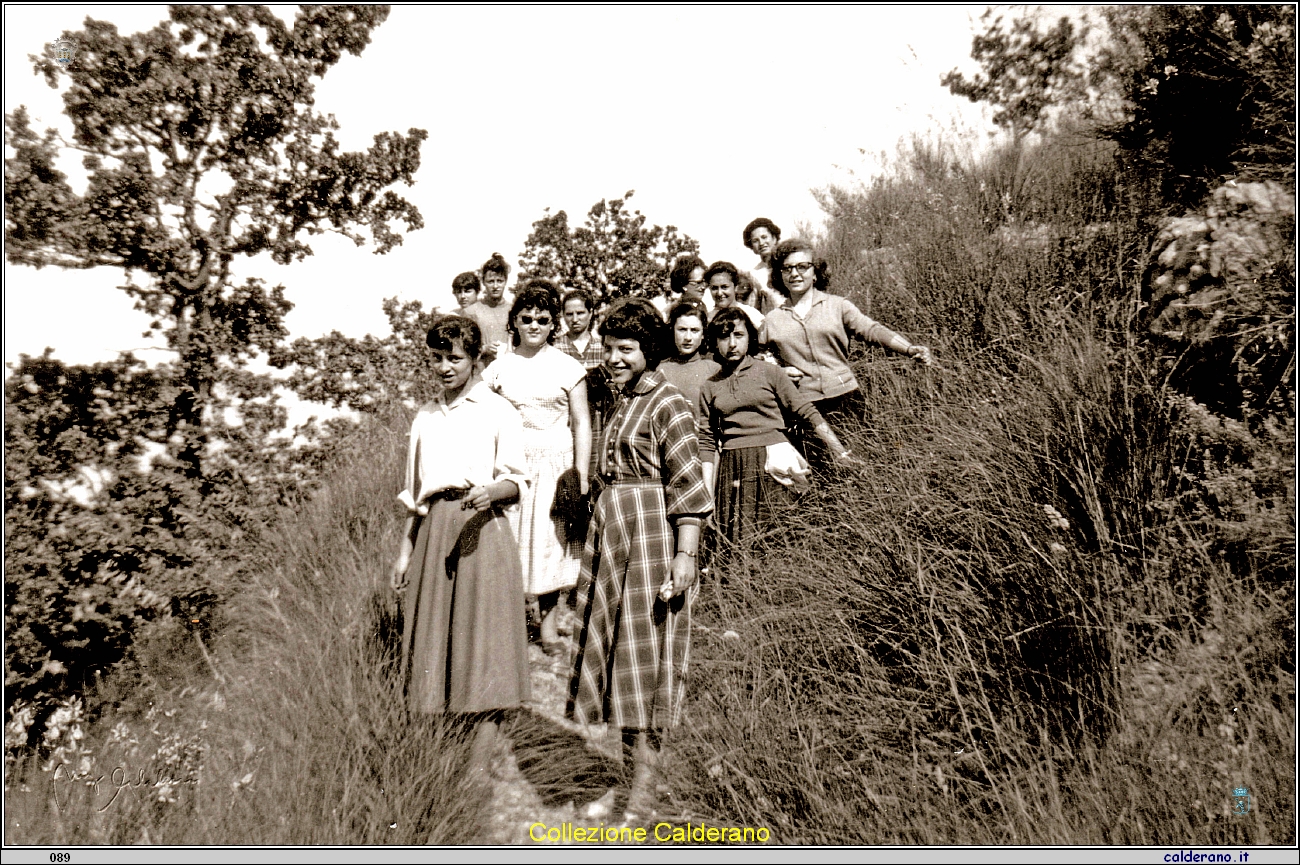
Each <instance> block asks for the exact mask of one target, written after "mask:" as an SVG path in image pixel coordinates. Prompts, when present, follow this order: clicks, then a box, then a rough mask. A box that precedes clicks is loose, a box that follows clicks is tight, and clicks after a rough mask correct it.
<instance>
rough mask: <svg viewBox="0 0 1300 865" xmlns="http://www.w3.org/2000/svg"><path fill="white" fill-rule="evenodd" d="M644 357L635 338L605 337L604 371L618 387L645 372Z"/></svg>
mask: <svg viewBox="0 0 1300 865" xmlns="http://www.w3.org/2000/svg"><path fill="white" fill-rule="evenodd" d="M645 368H646V357H645V353H644V352H643V351H641V343H640V342H639V341H637V340H635V339H615V338H614V337H612V336H607V337H605V371H606V372H608V373H609V377H610V380H611V381H613V383H614V384H616V385H618V386H619V387H626V386H627V385H628V383H629V382H632V381H635V380H636V379H637V378H639V377H640V375H641V373H643V372H645Z"/></svg>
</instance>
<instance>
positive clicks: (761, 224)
mask: <svg viewBox="0 0 1300 865" xmlns="http://www.w3.org/2000/svg"><path fill="white" fill-rule="evenodd" d="M760 228H766V229H767V230H768V231H770V232H772V236H773V237H775V238H776V239H777V240H780V239H781V229H780V228H778V227H777V225H776V223H775V222H773V221H772V220H770V219H768V218H767V217H766V216H760V217H759V218H758V219H755V220H754V221H753V222H751V223H750V224H749V225H746V226H745V233H744V234H743V235H742V237H743V238H744V240H745V248H746V249H753V248H754V247H752V246H750V245H749V237H750V235H752V234H753V233H754V232H755V231H757V230H758V229H760Z"/></svg>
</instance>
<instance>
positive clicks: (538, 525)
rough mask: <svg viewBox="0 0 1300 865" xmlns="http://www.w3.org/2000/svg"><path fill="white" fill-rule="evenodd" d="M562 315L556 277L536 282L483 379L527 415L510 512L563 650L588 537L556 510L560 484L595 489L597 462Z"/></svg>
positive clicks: (554, 644) (535, 591)
mask: <svg viewBox="0 0 1300 865" xmlns="http://www.w3.org/2000/svg"><path fill="white" fill-rule="evenodd" d="M559 320H560V309H559V303H558V301H557V300H556V292H555V291H554V289H552V288H551V285H550V283H548V282H546V280H543V279H534V280H532V281H530V282H529V283H528V284H527V285H526V286H525V287H524V289H523V290H522V291H520V292H519V294H518V296H517V297H516V298H515V302H514V304H513V306H512V307H511V308H510V318H509V319H508V325H507V326H508V328H509V332H510V337H511V341H512V342H513V343H514V351H513V352H511V353H509V354H503V355H501V356H500V357H498V358H497V360H496V361H494V362H493V363H492V364H491V365H490V366H488V367H487V368H486V369H485V370H484V372H483V380H484V381H485V382H486V383H487V384H488V386H489V387H491V388H492V390H494V391H496V392H497V393H499V394H500V395H501V396H503V397H505V398H506V399H507V400H509V401H510V403H511V405H513V406H514V407H515V409H516V410H517V411H518V412H519V414H520V416H521V417H522V418H523V422H524V458H525V460H526V464H527V468H528V475H529V481H530V483H529V484H528V486H527V489H526V490H524V491H522V492H521V495H520V497H519V510H518V511H513V510H511V511H507V512H506V516H507V517H508V518H509V520H510V523H511V528H513V529H514V530H515V537H516V538H517V539H518V541H519V557H520V564H521V565H522V566H523V574H524V594H525V595H528V596H530V597H532V598H536V603H537V610H538V612H539V613H540V615H541V619H542V620H541V634H540V636H541V643H542V648H544V649H546V651H547V652H548V653H550V654H556V653H558V652H560V651H562V649H563V644H562V643H561V642H560V639H559V633H558V631H557V624H558V616H557V611H558V610H559V609H560V605H561V597H562V595H561V593H562V592H563V593H567V592H568V590H569V589H571V588H573V587H574V586H575V585H576V584H577V582H578V572H579V570H580V569H581V567H582V546H583V540H584V539H583V538H571V537H569V530H568V528H567V526H566V523H565V520H564V518H563V517H562V516H560V517H556V516H552V513H553V511H554V509H555V504H556V499H557V491H558V492H560V493H561V495H562V497H564V498H566V499H576V498H578V497H579V496H580V495H586V494H587V490H588V477H589V471H590V465H591V418H590V415H589V414H588V412H587V384H586V376H587V371H586V369H585V368H583V365H582V364H581V363H579V362H578V361H576V360H574V359H573V358H571V357H569V356H568V355H567V354H565V353H564V352H563V351H561V350H560V349H558V348H556V347H555V346H554V345H553V343H554V342H555V332H556V330H557V329H558V325H559ZM562 484H563V487H562ZM530 603H531V601H530Z"/></svg>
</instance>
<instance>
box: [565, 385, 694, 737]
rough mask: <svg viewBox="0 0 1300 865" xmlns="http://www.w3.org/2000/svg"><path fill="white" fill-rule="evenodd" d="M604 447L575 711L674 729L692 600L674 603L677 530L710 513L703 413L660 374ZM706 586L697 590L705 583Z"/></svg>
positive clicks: (616, 417) (583, 601) (581, 593)
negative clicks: (665, 596)
mask: <svg viewBox="0 0 1300 865" xmlns="http://www.w3.org/2000/svg"><path fill="white" fill-rule="evenodd" d="M601 438H602V440H601V443H600V477H601V480H602V483H603V490H602V492H601V494H600V497H599V499H597V502H596V509H595V513H594V515H593V516H592V521H591V528H590V529H589V531H588V533H587V546H586V549H585V551H584V553H583V560H582V575H581V577H580V578H579V581H578V614H579V621H580V622H581V623H582V627H581V631H580V637H579V641H578V653H577V656H576V659H575V662H574V669H573V677H572V680H571V682H570V691H569V693H570V697H569V705H568V713H569V715H570V716H571V717H573V718H575V719H578V720H581V721H584V722H586V723H596V722H601V721H605V722H608V723H609V724H611V725H613V726H616V727H619V728H622V729H633V730H648V729H664V728H667V727H671V726H674V725H675V724H676V723H677V721H678V718H679V714H680V711H681V703H682V698H683V696H684V694H685V687H686V683H685V676H686V668H687V662H688V660H689V655H690V630H691V621H690V618H691V596H693V595H694V594H695V593H696V592H695V591H694V590H692V591H689V592H685V593H683V594H681V595H678V596H677V597H675V598H672V599H671V600H670V601H668V602H665V601H663V600H662V599H661V598H659V594H658V593H659V589H660V587H661V586H662V585H663V584H664V581H665V579H666V578H667V577H668V576H669V575H670V574H671V573H672V559H673V556H674V553H675V548H674V541H675V538H674V531H673V528H674V525H675V524H683V523H687V522H688V521H689V522H693V523H694V524H696V525H698V524H699V523H700V522H701V519H702V518H703V517H704V516H707V515H708V513H709V512H710V511H712V509H713V502H712V501H711V498H710V496H709V492H708V488H707V487H706V486H705V484H704V474H703V469H702V467H701V464H700V459H699V442H698V440H697V439H696V434H695V418H694V414H693V412H692V411H691V408H690V406H688V405H687V404H686V400H685V398H684V397H683V396H682V395H681V393H680V392H678V390H677V389H676V388H675V387H673V386H672V385H671V384H668V383H667V382H665V381H664V379H663V377H662V376H661V375H660V374H659V373H658V372H656V371H653V370H652V371H647V372H645V373H643V374H642V375H641V378H640V380H639V381H638V382H637V384H636V386H635V388H634V389H633V391H632V392H631V393H622V394H619V397H618V400H617V402H616V404H615V407H614V409H613V411H612V414H611V416H610V417H609V418H608V420H607V422H606V423H605V425H604V434H603V435H602V437H601ZM697 585H698V584H697Z"/></svg>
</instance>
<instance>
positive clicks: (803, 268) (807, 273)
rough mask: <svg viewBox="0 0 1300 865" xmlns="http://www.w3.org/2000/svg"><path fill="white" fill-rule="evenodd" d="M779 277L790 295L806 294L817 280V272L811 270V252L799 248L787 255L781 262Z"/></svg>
mask: <svg viewBox="0 0 1300 865" xmlns="http://www.w3.org/2000/svg"><path fill="white" fill-rule="evenodd" d="M781 279H782V281H784V282H785V288H786V291H788V292H790V296H791V297H803V296H804V295H805V294H807V293H808V290H809V289H810V288H812V287H813V283H814V282H816V280H817V274H816V273H814V272H813V263H812V253H809V252H804V251H803V250H802V249H800V250H797V251H796V252H792V253H790V254H789V255H787V256H786V258H785V261H783V262H782V263H781Z"/></svg>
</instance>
